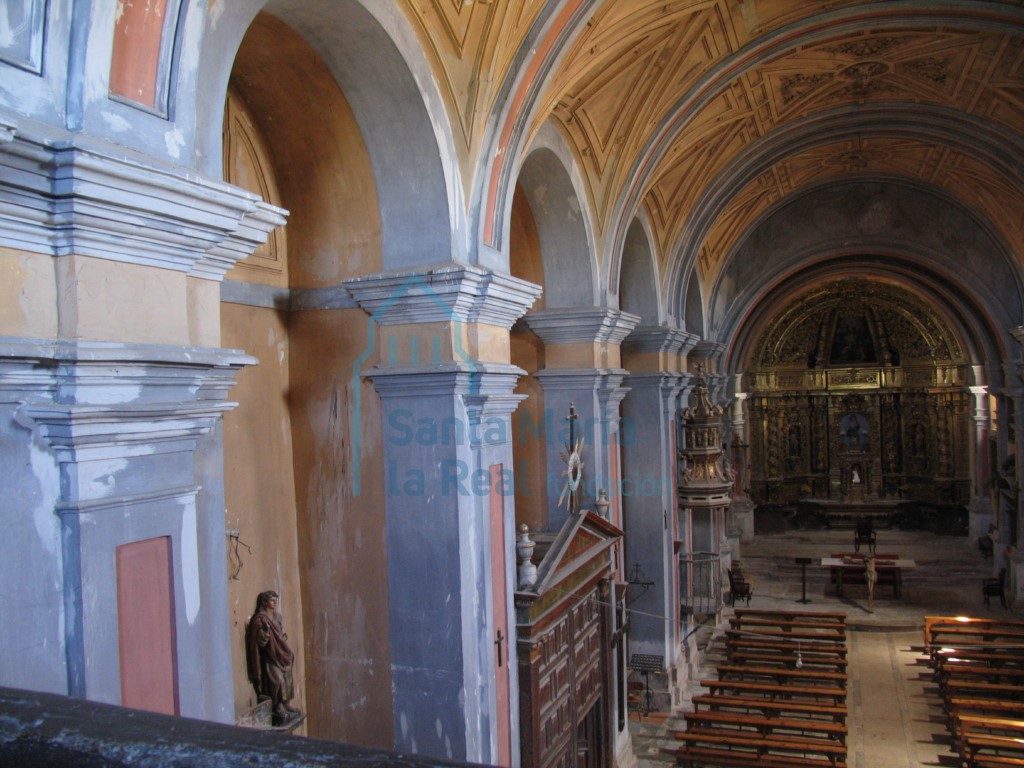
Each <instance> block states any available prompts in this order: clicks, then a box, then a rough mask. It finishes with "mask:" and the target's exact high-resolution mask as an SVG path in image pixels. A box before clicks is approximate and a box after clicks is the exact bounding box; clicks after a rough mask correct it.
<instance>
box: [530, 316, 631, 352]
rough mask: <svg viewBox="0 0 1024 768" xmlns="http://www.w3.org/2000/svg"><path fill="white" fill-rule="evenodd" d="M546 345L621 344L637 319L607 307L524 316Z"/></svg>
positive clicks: (531, 328)
mask: <svg viewBox="0 0 1024 768" xmlns="http://www.w3.org/2000/svg"><path fill="white" fill-rule="evenodd" d="M524 319H525V321H526V324H527V325H529V326H530V330H531V331H533V332H534V333H536V334H537V335H538V336H540V338H541V340H542V341H543V342H544V343H545V344H604V343H611V344H621V343H622V341H623V340H624V339H625V338H626V336H628V335H629V332H630V331H632V330H633V329H634V328H635V327H636V325H637V323H639V322H640V318H639V317H638V316H637V315H631V314H629V313H628V312H622V311H620V310H617V309H609V308H607V307H565V308H559V309H544V310H540V311H538V312H530V313H529V314H527V315H526V317H525V318H524Z"/></svg>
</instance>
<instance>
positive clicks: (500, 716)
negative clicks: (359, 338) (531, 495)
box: [346, 264, 540, 764]
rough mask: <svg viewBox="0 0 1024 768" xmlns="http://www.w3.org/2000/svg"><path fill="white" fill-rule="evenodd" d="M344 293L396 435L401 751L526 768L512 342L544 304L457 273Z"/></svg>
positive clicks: (393, 517)
mask: <svg viewBox="0 0 1024 768" xmlns="http://www.w3.org/2000/svg"><path fill="white" fill-rule="evenodd" d="M346 287H347V288H348V289H349V291H350V292H351V294H352V296H353V298H355V300H356V301H357V302H359V305H360V306H361V307H362V308H363V309H364V310H366V311H367V312H368V313H369V314H370V315H371V323H370V327H371V334H372V338H371V339H370V343H371V344H372V345H374V346H375V349H374V350H373V351H374V352H375V354H376V357H377V364H376V365H375V366H374V367H373V368H371V369H370V370H368V371H366V372H365V375H366V376H368V377H369V378H370V379H371V380H372V381H373V384H374V387H375V388H376V390H377V392H378V394H379V395H380V398H381V419H382V422H383V431H382V433H383V443H384V444H383V460H384V477H385V484H386V487H385V505H386V508H385V509H384V510H383V514H385V515H386V517H387V524H386V545H387V563H386V568H385V569H383V571H382V575H384V574H386V578H387V580H388V615H389V622H390V638H391V675H392V694H393V697H394V701H393V717H394V732H395V742H396V744H395V746H396V748H397V749H398V750H400V751H408V752H414V753H416V754H420V755H430V756H434V757H439V758H445V759H453V760H459V761H468V762H478V763H497V762H498V761H499V759H500V756H501V745H502V743H503V741H504V743H508V742H509V741H511V749H512V762H513V764H515V763H516V762H518V738H517V737H513V735H514V734H517V733H518V720H517V717H518V712H517V709H516V707H515V706H514V702H515V701H516V690H517V688H516V686H517V680H516V672H515V666H514V665H508V663H507V659H508V654H509V650H510V646H509V645H508V643H507V638H508V637H509V635H510V634H513V633H514V627H515V624H514V619H513V606H512V600H511V597H510V596H511V594H512V591H513V589H514V586H515V581H514V579H515V575H514V571H515V565H516V563H515V554H514V542H515V531H514V521H515V508H514V497H513V490H514V478H513V476H512V441H511V432H512V427H511V415H512V412H513V410H514V409H515V407H516V405H517V403H518V402H519V400H520V397H519V396H517V395H515V394H514V393H513V389H514V387H515V384H516V381H517V380H518V378H519V377H520V376H521V375H522V374H523V371H522V370H521V369H519V368H516V367H515V366H512V365H511V364H510V363H509V339H508V335H509V329H510V328H511V326H512V324H513V323H514V322H515V320H516V319H517V318H518V317H519V316H520V315H521V314H522V313H523V312H525V311H526V309H527V308H528V307H529V306H530V305H531V304H532V303H533V301H534V299H536V297H537V296H538V295H539V293H540V289H539V288H538V287H537V286H534V285H532V284H531V283H527V282H525V281H522V280H518V279H516V278H512V277H509V276H506V275H501V274H498V273H493V272H490V271H488V270H484V269H480V268H476V267H469V266H465V265H459V264H451V265H448V266H445V267H441V268H434V269H431V270H430V271H424V272H419V271H409V272H406V273H401V274H396V273H389V274H386V275H371V276H368V277H362V278H358V279H355V280H351V281H348V282H347V283H346ZM494 505H497V509H499V510H500V517H499V518H498V522H497V523H496V527H500V530H494V529H492V525H491V520H492V518H493V513H494V510H495V506H494ZM495 544H497V548H496V549H495V550H492V546H493V545H495ZM502 556H503V557H504V560H505V562H504V564H499V565H500V571H501V572H502V575H501V576H500V577H499V579H500V580H501V581H502V583H501V584H495V583H494V581H495V579H494V578H493V570H492V569H494V568H495V567H496V564H495V562H494V560H495V557H499V558H500V557H502ZM505 597H507V599H503V598H505ZM502 602H504V603H505V610H504V611H503V612H502V611H500V610H498V611H497V613H496V605H498V606H499V607H500V605H501V604H502ZM502 613H503V614H504V615H501V614H502ZM499 630H500V632H499ZM502 670H505V671H506V672H507V673H508V674H509V677H508V678H507V683H508V693H507V694H506V701H504V702H502V700H501V696H502V690H501V689H500V683H499V682H498V676H499V675H500V674H501V673H502ZM508 695H511V697H512V699H511V703H510V702H509V701H507V696H508Z"/></svg>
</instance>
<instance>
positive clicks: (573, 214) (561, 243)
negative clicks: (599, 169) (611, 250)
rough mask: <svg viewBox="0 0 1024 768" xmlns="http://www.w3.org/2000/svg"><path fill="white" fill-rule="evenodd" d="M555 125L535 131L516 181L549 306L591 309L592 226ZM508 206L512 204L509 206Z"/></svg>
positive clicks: (593, 290)
mask: <svg viewBox="0 0 1024 768" xmlns="http://www.w3.org/2000/svg"><path fill="white" fill-rule="evenodd" d="M574 168H575V165H574V164H573V163H572V161H571V154H570V153H569V151H568V148H567V147H566V146H565V143H564V142H563V141H561V140H560V137H559V136H558V135H557V133H556V132H555V131H554V129H546V130H544V131H542V132H541V134H540V135H538V137H537V140H536V141H535V142H534V145H533V147H532V148H531V149H530V151H529V153H528V154H527V155H526V159H525V160H524V162H523V165H522V167H521V168H520V171H519V178H518V185H519V188H520V189H521V190H522V192H523V194H524V196H525V198H526V201H527V203H528V205H529V207H530V211H531V213H532V215H533V220H534V223H535V225H536V228H537V236H538V239H539V241H540V256H541V262H542V263H543V265H544V298H545V306H546V307H547V308H548V309H560V308H566V307H592V306H594V305H595V304H596V303H597V301H596V297H597V270H596V268H595V265H594V247H593V242H594V239H593V228H592V223H591V217H590V210H589V206H588V205H587V204H586V197H585V196H584V195H581V194H580V193H579V192H578V190H579V188H580V179H579V174H578V173H575V172H573V169H574ZM510 208H511V206H510Z"/></svg>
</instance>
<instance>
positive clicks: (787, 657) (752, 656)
mask: <svg viewBox="0 0 1024 768" xmlns="http://www.w3.org/2000/svg"><path fill="white" fill-rule="evenodd" d="M728 655H729V662H730V663H731V664H747V663H753V664H755V665H757V666H770V665H772V664H779V665H782V666H785V667H788V668H790V669H794V668H796V665H797V663H798V662H799V663H800V664H802V665H803V666H804V667H811V668H821V667H823V668H825V669H831V670H834V671H836V672H845V671H846V667H847V663H848V662H847V660H846V659H841V658H838V657H836V656H834V655H827V654H822V655H819V654H816V653H805V652H804V651H802V650H801V651H800V652H799V653H798V652H797V651H795V650H794V651H792V652H790V653H772V652H766V653H753V652H750V651H742V650H738V651H733V652H731V653H729V654H728Z"/></svg>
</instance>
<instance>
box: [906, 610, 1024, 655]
mask: <svg viewBox="0 0 1024 768" xmlns="http://www.w3.org/2000/svg"><path fill="white" fill-rule="evenodd" d="M924 632H925V634H924V642H925V647H926V648H927V649H928V651H929V652H931V651H932V650H933V649H934V648H936V647H942V646H943V645H951V646H960V645H970V644H974V645H982V644H985V645H995V644H998V645H1000V646H1003V645H1005V646H1010V647H1013V646H1024V622H1020V621H1008V620H1000V619H975V618H967V617H959V618H958V617H941V616H926V617H925V629H924Z"/></svg>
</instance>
